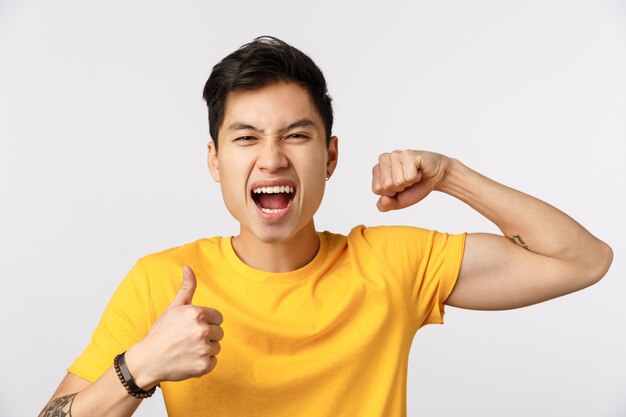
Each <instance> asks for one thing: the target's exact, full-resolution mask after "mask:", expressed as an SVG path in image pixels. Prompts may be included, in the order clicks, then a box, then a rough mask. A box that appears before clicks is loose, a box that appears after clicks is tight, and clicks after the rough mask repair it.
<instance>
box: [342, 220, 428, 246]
mask: <svg viewBox="0 0 626 417" xmlns="http://www.w3.org/2000/svg"><path fill="white" fill-rule="evenodd" d="M437 233H438V232H437V231H435V230H429V229H423V228H421V227H415V226H365V225H362V224H360V225H358V226H355V227H353V228H352V230H351V231H350V233H349V234H348V240H352V241H358V240H364V241H367V242H369V243H375V242H379V241H390V240H393V241H395V242H398V241H402V240H404V239H411V240H414V239H419V238H423V239H427V238H428V237H429V236H432V235H433V234H437Z"/></svg>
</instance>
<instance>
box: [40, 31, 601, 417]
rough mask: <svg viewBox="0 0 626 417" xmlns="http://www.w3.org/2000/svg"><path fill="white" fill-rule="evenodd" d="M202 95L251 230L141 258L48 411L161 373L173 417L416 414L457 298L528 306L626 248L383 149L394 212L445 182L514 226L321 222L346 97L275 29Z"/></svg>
mask: <svg viewBox="0 0 626 417" xmlns="http://www.w3.org/2000/svg"><path fill="white" fill-rule="evenodd" d="M204 98H205V100H206V101H207V105H208V109H209V126H210V132H211V137H212V139H213V140H212V141H211V142H210V143H209V145H208V151H209V157H208V165H209V169H210V172H211V175H212V176H213V178H214V179H215V180H216V181H217V182H219V183H220V186H221V190H222V196H223V198H224V202H225V204H226V207H227V208H228V210H229V211H230V213H231V214H232V215H233V217H235V218H236V219H237V220H238V221H239V223H240V233H239V235H237V236H235V237H232V238H227V237H214V238H210V239H200V240H198V241H196V242H192V243H189V244H186V245H183V246H181V247H177V248H172V249H169V250H166V251H163V252H160V253H157V254H152V255H149V256H146V257H144V258H142V259H140V260H139V261H138V262H137V264H136V265H135V267H134V268H133V269H132V270H131V271H130V273H129V274H128V275H127V276H126V278H125V279H124V280H123V281H122V283H121V284H120V286H119V287H118V289H117V291H116V292H115V294H114V295H113V297H112V298H111V300H110V302H109V305H108V306H107V309H106V311H105V312H104V315H103V317H102V320H101V322H100V324H99V325H98V327H97V329H96V331H95V332H94V335H93V339H92V341H91V343H90V345H89V346H88V347H87V348H86V349H85V351H84V352H83V354H82V355H81V356H80V357H78V358H77V359H76V361H75V362H74V363H73V364H72V365H71V366H70V367H69V368H68V374H67V375H66V377H65V378H64V380H63V381H62V382H61V384H60V385H59V387H58V389H57V390H56V392H55V393H54V394H53V396H52V399H51V400H50V402H49V403H48V405H46V407H45V408H44V410H43V411H42V413H41V416H51V415H54V416H57V415H69V414H70V412H71V415H72V416H74V417H82V416H130V415H132V414H133V412H134V411H135V410H136V408H137V407H138V406H139V404H140V403H141V401H142V399H143V398H146V397H148V396H150V395H151V394H152V393H153V392H154V390H155V387H156V386H157V385H158V386H160V388H161V389H162V391H163V396H164V399H165V403H166V407H167V410H168V414H169V415H171V416H173V417H176V416H186V417H187V416H204V415H206V416H213V415H214V416H250V415H271V416H293V415H298V416H303V415H315V416H326V415H328V416H330V415H332V416H341V415H346V416H347V415H350V416H352V415H354V416H403V415H406V378H407V374H406V372H407V364H408V355H409V350H410V347H411V342H412V339H413V336H414V334H415V332H416V331H417V330H418V329H419V328H420V327H422V326H424V325H426V324H430V323H442V322H443V314H444V304H447V305H452V306H456V307H461V308H467V309H480V310H500V309H510V308H518V307H522V306H527V305H531V304H535V303H539V302H542V301H545V300H548V299H551V298H554V297H558V296H561V295H564V294H568V293H571V292H574V291H577V290H580V289H582V288H585V287H587V286H589V285H591V284H593V283H595V282H597V281H598V280H599V279H601V278H602V276H604V274H605V273H606V272H607V270H608V268H609V265H610V264H611V261H612V251H611V249H610V248H609V247H608V246H607V245H606V244H605V243H603V242H601V241H600V240H598V239H597V238H595V237H594V236H593V235H591V234H590V233H589V232H588V231H587V230H585V229H584V228H583V227H582V226H581V225H579V224H578V223H576V222H575V221H574V220H573V219H571V218H569V217H568V216H567V215H565V214H564V213H562V212H560V211H559V210H558V209H556V208H554V207H552V206H550V205H548V204H546V203H544V202H542V201H540V200H538V199H536V198H534V197H531V196H529V195H526V194H523V193H521V192H518V191H516V190H513V189H511V188H508V187H506V186H504V185H501V184H498V183H496V182H494V181H492V180H490V179H488V178H486V177H484V176H482V175H480V174H478V173H477V172H475V171H473V170H471V169H470V168H468V167H466V166H465V165H463V164H462V163H461V162H460V161H458V160H455V159H451V158H448V157H446V156H444V155H440V154H437V153H433V152H425V151H416V150H406V151H393V152H391V153H385V154H382V155H381V156H380V158H379V161H378V163H377V164H376V165H375V166H374V168H373V171H372V174H373V175H372V189H373V191H374V193H376V194H377V195H379V196H380V198H379V200H378V202H377V206H378V209H379V210H381V211H388V210H397V209H403V208H406V207H409V206H411V205H413V204H415V203H417V202H418V201H420V200H421V199H423V198H424V197H426V196H427V195H428V194H429V193H430V192H431V191H432V190H437V191H441V192H445V193H447V194H450V195H453V196H455V197H457V198H458V199H460V200H461V201H463V202H465V203H466V204H469V205H470V206H471V207H473V208H474V209H476V210H477V211H478V212H480V213H481V214H483V215H484V216H485V217H487V218H488V219H490V220H491V221H492V222H494V223H495V224H496V225H497V226H498V227H499V228H500V230H501V231H502V233H503V234H504V236H499V235H493V234H465V233H464V234H458V235H449V234H446V233H439V232H435V231H431V230H426V229H420V228H415V227H408V226H407V227H373V228H367V227H364V226H356V227H354V228H353V229H352V231H351V232H350V233H349V235H348V236H342V235H338V234H333V233H330V232H317V231H316V230H315V226H314V221H313V215H314V214H315V212H316V211H317V209H318V207H319V205H320V204H321V201H322V197H323V194H324V187H325V183H326V181H327V180H328V179H329V178H330V177H331V176H332V174H333V172H334V170H335V167H336V165H337V160H338V138H337V137H336V136H332V134H331V131H332V122H333V113H332V107H331V100H330V97H329V96H328V94H327V91H326V82H325V80H324V77H323V75H322V73H321V71H320V70H319V69H318V68H317V66H316V65H315V64H314V63H313V61H311V59H310V58H309V57H307V56H306V55H304V54H303V53H302V52H300V51H298V50H297V49H295V48H293V47H291V46H289V45H287V44H285V43H284V42H282V41H280V40H278V39H276V38H271V37H262V38H257V39H255V41H253V42H252V43H250V44H247V45H244V46H242V47H241V48H240V49H239V50H237V51H235V52H233V53H232V54H230V55H229V56H227V57H226V58H225V59H224V60H222V62H220V63H219V64H217V65H216V66H215V67H214V68H213V71H212V73H211V75H210V77H209V79H208V81H207V83H206V86H205V89H204ZM181 268H182V271H183V278H182V283H181V280H180V275H179V274H180V271H181ZM218 354H219V357H220V360H219V363H218V361H217V356H218Z"/></svg>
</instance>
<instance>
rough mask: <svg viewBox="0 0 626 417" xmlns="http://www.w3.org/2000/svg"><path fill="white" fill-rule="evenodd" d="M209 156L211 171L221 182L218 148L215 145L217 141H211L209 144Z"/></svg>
mask: <svg viewBox="0 0 626 417" xmlns="http://www.w3.org/2000/svg"><path fill="white" fill-rule="evenodd" d="M208 148H209V156H208V158H207V159H208V160H207V162H208V164H209V171H210V172H211V176H212V177H213V179H214V180H215V181H216V182H220V163H219V160H218V159H217V148H216V147H215V142H213V141H210V142H209V145H208Z"/></svg>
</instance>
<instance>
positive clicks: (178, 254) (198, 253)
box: [137, 236, 223, 269]
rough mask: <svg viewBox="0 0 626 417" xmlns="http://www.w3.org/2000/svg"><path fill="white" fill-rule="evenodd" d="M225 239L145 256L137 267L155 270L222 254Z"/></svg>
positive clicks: (207, 241)
mask: <svg viewBox="0 0 626 417" xmlns="http://www.w3.org/2000/svg"><path fill="white" fill-rule="evenodd" d="M222 239H223V237H221V236H214V237H211V238H201V239H197V240H194V241H192V242H188V243H185V244H182V245H179V246H174V247H171V248H168V249H164V250H161V251H158V252H153V253H150V254H148V255H145V256H143V257H141V258H139V259H138V260H137V265H138V266H139V267H141V268H144V269H153V268H155V267H156V268H159V267H163V266H165V265H172V264H175V265H185V264H189V263H194V261H196V260H198V259H201V258H206V257H207V256H209V257H210V256H211V255H212V254H213V255H214V254H216V253H218V252H221V242H222Z"/></svg>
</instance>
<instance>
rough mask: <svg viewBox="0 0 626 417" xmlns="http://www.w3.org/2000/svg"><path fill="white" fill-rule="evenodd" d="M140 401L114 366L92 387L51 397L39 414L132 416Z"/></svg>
mask: <svg viewBox="0 0 626 417" xmlns="http://www.w3.org/2000/svg"><path fill="white" fill-rule="evenodd" d="M140 403H141V400H139V399H136V398H134V397H132V396H130V395H128V393H127V392H126V389H125V388H124V386H123V385H122V384H121V383H120V380H119V379H118V377H117V375H116V373H115V371H114V369H113V367H111V368H109V369H108V370H107V371H106V372H105V373H104V374H103V375H102V376H101V377H100V378H99V379H98V380H97V381H95V382H94V383H93V384H91V385H89V386H88V387H86V388H84V389H82V390H80V391H78V392H75V393H72V394H67V395H61V396H57V397H56V398H54V399H53V400H51V401H50V402H49V403H48V404H46V406H45V407H44V409H43V410H42V411H41V413H40V414H39V416H40V417H47V416H50V415H52V416H57V415H58V416H72V417H100V416H102V417H105V416H107V417H130V416H132V415H133V413H134V412H135V410H136V409H137V407H138V406H139V404H140Z"/></svg>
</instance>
